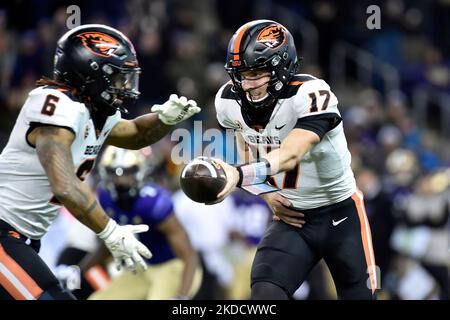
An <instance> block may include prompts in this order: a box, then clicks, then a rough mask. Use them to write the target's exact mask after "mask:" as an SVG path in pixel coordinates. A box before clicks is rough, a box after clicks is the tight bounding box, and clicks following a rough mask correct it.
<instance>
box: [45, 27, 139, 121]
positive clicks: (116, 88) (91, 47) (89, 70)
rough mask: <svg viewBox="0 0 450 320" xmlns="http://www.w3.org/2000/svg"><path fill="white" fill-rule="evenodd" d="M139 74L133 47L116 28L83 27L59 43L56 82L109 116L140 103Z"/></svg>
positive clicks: (55, 64)
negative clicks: (137, 102)
mask: <svg viewBox="0 0 450 320" xmlns="http://www.w3.org/2000/svg"><path fill="white" fill-rule="evenodd" d="M140 72H141V69H140V68H139V65H138V61H137V58H136V52H135V50H134V47H133V44H132V43H131V41H130V40H129V39H128V38H127V37H126V36H125V35H124V34H122V33H121V32H120V31H118V30H116V29H114V28H111V27H108V26H105V25H101V24H87V25H81V26H79V27H77V28H74V29H72V30H70V31H68V32H67V33H66V34H64V35H63V36H62V37H61V38H60V39H59V40H58V44H57V48H56V53H55V60H54V77H55V79H56V80H58V81H61V82H63V83H65V84H67V85H68V86H70V87H73V88H76V89H77V90H78V92H79V94H80V95H81V96H84V97H88V98H89V101H92V102H93V104H94V105H95V106H96V107H98V108H101V109H102V111H103V112H105V113H107V114H113V113H114V112H116V110H117V109H119V110H121V111H124V112H126V111H127V110H126V109H125V107H124V105H125V104H128V103H131V102H133V101H135V100H137V98H138V97H139V94H140V93H139V91H138V83H139V74H140Z"/></svg>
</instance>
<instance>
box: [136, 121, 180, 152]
mask: <svg viewBox="0 0 450 320" xmlns="http://www.w3.org/2000/svg"><path fill="white" fill-rule="evenodd" d="M133 122H134V124H135V125H136V128H137V130H138V135H137V140H136V145H137V149H140V148H143V147H146V146H148V145H151V144H153V143H155V142H157V141H159V140H160V139H161V138H162V137H164V136H165V135H166V134H167V133H168V132H169V130H170V128H171V127H172V126H169V125H166V124H164V123H163V122H162V121H161V120H159V118H158V115H157V114H156V113H149V114H145V115H143V116H140V117H137V118H135V119H134V120H133Z"/></svg>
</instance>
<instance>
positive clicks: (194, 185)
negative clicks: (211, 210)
mask: <svg viewBox="0 0 450 320" xmlns="http://www.w3.org/2000/svg"><path fill="white" fill-rule="evenodd" d="M226 183H227V178H226V175H225V171H224V170H223V169H222V167H221V166H220V165H219V164H218V163H216V162H214V161H213V160H212V159H210V158H207V157H198V158H195V159H194V160H192V161H191V162H189V163H188V164H187V165H186V166H185V167H184V169H183V171H181V177H180V185H181V189H182V190H183V192H184V193H185V194H186V195H187V196H188V197H189V198H190V199H192V200H194V201H195V202H201V203H209V202H213V201H215V200H217V195H218V194H219V193H220V191H222V190H223V188H224V187H225V184H226Z"/></svg>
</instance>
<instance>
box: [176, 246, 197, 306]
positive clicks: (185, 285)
mask: <svg viewBox="0 0 450 320" xmlns="http://www.w3.org/2000/svg"><path fill="white" fill-rule="evenodd" d="M183 262H184V269H183V274H182V280H181V285H180V288H179V290H178V295H179V296H184V297H187V296H188V294H189V291H190V289H191V287H192V283H193V281H194V276H195V271H196V270H197V267H198V256H197V254H196V253H193V254H190V255H189V256H187V257H185V258H184V259H183Z"/></svg>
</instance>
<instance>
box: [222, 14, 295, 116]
mask: <svg viewBox="0 0 450 320" xmlns="http://www.w3.org/2000/svg"><path fill="white" fill-rule="evenodd" d="M297 65H298V58H297V52H296V48H295V44H294V40H293V37H292V35H291V34H290V33H289V31H288V30H287V29H286V28H285V27H284V26H282V25H281V24H279V23H277V22H275V21H271V20H255V21H251V22H249V23H247V24H245V25H243V26H242V27H241V28H239V29H238V30H237V31H236V33H235V34H234V36H233V38H232V39H231V40H230V42H229V44H228V51H227V61H226V64H225V70H226V71H227V73H228V74H229V76H230V78H231V80H232V82H233V91H234V92H236V93H237V95H238V96H239V98H240V99H241V100H243V99H246V93H245V92H244V90H243V88H242V77H241V73H242V72H245V71H251V70H258V69H266V70H268V71H269V72H270V73H271V78H270V81H269V83H268V87H267V92H268V96H267V98H266V99H264V100H263V101H258V102H256V103H254V102H252V101H251V100H250V101H248V104H250V106H252V107H254V108H261V107H270V106H273V105H274V102H275V101H276V99H277V98H278V96H279V95H280V93H281V92H282V90H283V89H284V88H285V87H286V86H287V84H288V82H289V81H290V79H291V78H292V76H293V75H294V74H295V72H296V69H297Z"/></svg>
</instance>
